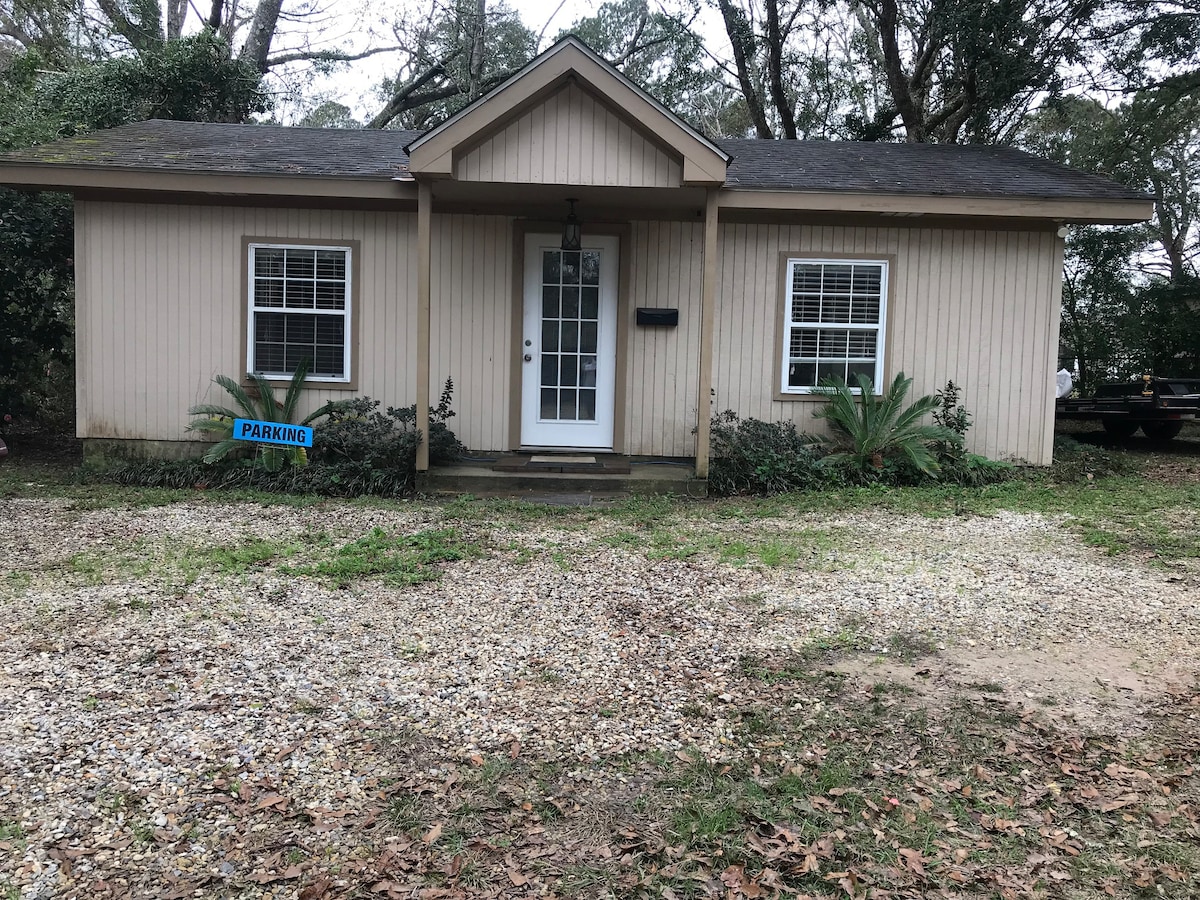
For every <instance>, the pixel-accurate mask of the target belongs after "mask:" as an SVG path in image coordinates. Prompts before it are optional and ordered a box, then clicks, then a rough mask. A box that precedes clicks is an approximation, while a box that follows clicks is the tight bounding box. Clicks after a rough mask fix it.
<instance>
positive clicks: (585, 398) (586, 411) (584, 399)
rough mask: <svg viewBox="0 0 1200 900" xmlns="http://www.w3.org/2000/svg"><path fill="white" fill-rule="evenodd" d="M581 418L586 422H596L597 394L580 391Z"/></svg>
mask: <svg viewBox="0 0 1200 900" xmlns="http://www.w3.org/2000/svg"><path fill="white" fill-rule="evenodd" d="M579 418H580V419H581V420H582V421H584V422H594V421H596V392H595V391H589V390H586V389H581V390H580V391H579Z"/></svg>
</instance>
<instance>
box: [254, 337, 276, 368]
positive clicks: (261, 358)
mask: <svg viewBox="0 0 1200 900" xmlns="http://www.w3.org/2000/svg"><path fill="white" fill-rule="evenodd" d="M254 371H256V372H282V371H283V344H268V343H264V342H263V341H257V342H256V343H255V344H254Z"/></svg>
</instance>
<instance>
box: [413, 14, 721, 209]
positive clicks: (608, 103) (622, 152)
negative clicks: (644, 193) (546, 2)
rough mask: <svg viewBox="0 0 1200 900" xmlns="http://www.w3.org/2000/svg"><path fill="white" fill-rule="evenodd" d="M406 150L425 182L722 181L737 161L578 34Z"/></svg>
mask: <svg viewBox="0 0 1200 900" xmlns="http://www.w3.org/2000/svg"><path fill="white" fill-rule="evenodd" d="M407 149H408V153H409V157H410V162H409V165H410V171H411V172H412V174H413V175H414V176H416V177H417V178H418V179H420V178H422V177H424V178H453V179H459V180H477V181H507V182H514V181H516V182H528V183H543V184H614V185H617V184H619V185H622V186H628V187H665V186H684V185H701V186H720V185H723V184H724V183H725V170H726V166H727V165H728V163H729V160H730V157H729V155H728V154H726V153H725V152H724V151H723V150H721V148H720V147H718V146H717V145H716V144H714V143H713V142H712V141H710V140H709V139H708V138H706V137H704V135H702V134H701V133H700V132H698V131H697V130H696V129H694V128H692V127H691V126H690V125H688V124H687V123H686V122H684V121H683V120H682V119H680V118H679V117H678V116H676V115H675V114H674V113H672V112H671V111H670V110H668V109H667V108H666V107H665V106H663V105H662V104H661V103H659V102H658V101H657V100H655V99H654V98H653V97H651V96H650V95H649V94H648V93H646V92H645V91H644V90H643V89H642V88H640V87H638V86H637V85H636V84H634V83H633V82H632V81H630V80H629V79H628V78H626V77H625V76H624V75H622V74H621V73H620V72H618V71H617V70H616V69H615V68H613V66H611V65H609V64H608V63H607V62H605V61H604V60H603V59H601V58H600V56H598V55H597V54H596V53H595V51H593V50H592V49H591V48H590V47H588V46H587V45H586V44H584V43H583V41H581V40H579V38H577V37H574V36H567V37H565V38H563V39H562V40H560V41H559V42H558V43H556V44H555V45H554V46H553V47H551V48H550V49H548V50H546V51H545V52H544V53H542V54H541V55H539V56H538V57H536V58H535V59H533V60H532V61H531V62H530V63H529V64H528V65H526V66H525V68H523V69H521V71H519V72H517V73H516V74H515V75H513V76H512V77H511V78H509V79H508V80H507V81H505V82H504V83H502V84H501V85H499V86H498V87H496V88H495V89H493V90H492V91H491V92H490V93H488V94H486V95H484V96H483V97H481V98H480V99H478V100H476V101H475V102H474V103H472V104H470V105H469V106H467V107H465V108H464V109H462V110H460V111H459V112H458V113H456V114H455V115H453V116H451V117H450V118H449V119H447V120H446V121H445V122H443V123H442V124H441V125H438V126H437V127H436V128H433V129H431V130H430V131H427V132H426V133H425V134H423V135H421V136H420V137H419V138H417V139H416V140H415V141H413V142H412V143H411V144H409V145H408V148H407ZM576 157H578V158H576ZM531 159H532V163H530V160H531Z"/></svg>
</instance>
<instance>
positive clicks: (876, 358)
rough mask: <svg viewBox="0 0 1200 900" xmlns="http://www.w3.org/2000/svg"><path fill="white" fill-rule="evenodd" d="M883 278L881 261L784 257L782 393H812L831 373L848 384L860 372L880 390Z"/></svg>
mask: <svg viewBox="0 0 1200 900" xmlns="http://www.w3.org/2000/svg"><path fill="white" fill-rule="evenodd" d="M887 282H888V264H887V262H886V261H884V260H872V259H789V260H788V262H787V282H786V290H787V296H786V297H785V303H784V323H783V324H784V327H783V383H782V386H781V390H782V392H783V393H785V394H807V393H811V392H812V391H813V388H815V387H817V385H819V384H820V383H821V381H822V380H823V379H825V378H828V377H830V376H833V375H837V376H840V377H841V378H844V379H846V381H848V382H850V383H852V384H853V381H854V379H855V376H857V375H858V374H860V373H861V374H864V375H866V376H867V377H868V378H870V379H871V381H872V382H873V383H874V385H875V391H876V392H877V393H878V392H879V391H880V390H881V389H882V387H883V350H884V347H883V341H884V326H885V322H886V317H887Z"/></svg>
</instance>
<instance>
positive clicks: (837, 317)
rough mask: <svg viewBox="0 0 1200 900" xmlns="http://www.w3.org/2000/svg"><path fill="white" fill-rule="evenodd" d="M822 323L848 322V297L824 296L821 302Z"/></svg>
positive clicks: (843, 295) (847, 295) (842, 295)
mask: <svg viewBox="0 0 1200 900" xmlns="http://www.w3.org/2000/svg"><path fill="white" fill-rule="evenodd" d="M821 321H822V322H849V321H850V295H849V294H826V295H825V297H824V298H823V299H822V300H821Z"/></svg>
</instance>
